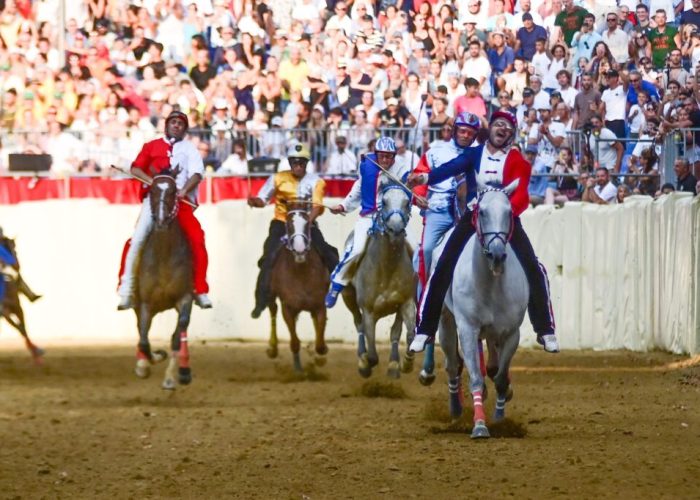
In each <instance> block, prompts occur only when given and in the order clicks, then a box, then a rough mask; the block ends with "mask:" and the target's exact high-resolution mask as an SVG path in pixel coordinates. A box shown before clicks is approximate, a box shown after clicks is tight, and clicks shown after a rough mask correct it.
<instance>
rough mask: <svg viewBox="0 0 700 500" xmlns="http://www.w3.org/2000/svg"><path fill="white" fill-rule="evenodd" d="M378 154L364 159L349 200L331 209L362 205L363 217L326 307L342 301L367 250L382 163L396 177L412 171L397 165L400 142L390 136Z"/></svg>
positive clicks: (335, 275)
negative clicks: (397, 143) (397, 142)
mask: <svg viewBox="0 0 700 500" xmlns="http://www.w3.org/2000/svg"><path fill="white" fill-rule="evenodd" d="M374 151H375V152H374V153H369V154H368V155H366V156H365V157H364V158H363V159H362V161H361V162H360V168H359V178H358V179H357V180H356V181H355V183H354V184H353V186H352V189H351V190H350V192H349V193H348V195H347V196H346V197H345V199H344V200H343V201H342V202H341V203H340V204H339V205H336V206H335V207H333V208H331V212H332V213H334V214H340V213H348V212H352V211H353V210H355V209H356V208H357V207H360V217H359V218H358V219H357V221H356V222H355V229H354V232H353V238H352V240H351V241H350V243H349V244H348V245H347V247H346V248H345V254H344V255H343V259H342V260H341V261H340V263H339V264H338V266H337V267H336V268H335V270H334V271H333V273H332V274H331V286H330V290H329V291H328V295H326V307H333V306H334V305H335V303H336V302H337V300H338V294H339V293H340V292H341V291H342V290H343V288H345V286H346V285H347V284H348V283H349V282H350V280H351V279H352V275H351V269H354V267H355V266H353V265H352V263H353V262H355V261H356V260H357V259H358V258H359V257H360V256H361V255H362V254H363V253H364V251H365V246H366V244H367V235H368V232H369V230H370V229H371V228H372V224H373V216H374V214H375V213H376V212H377V210H378V209H379V201H380V199H381V196H382V195H381V188H382V182H381V179H382V174H383V172H382V170H381V169H380V168H379V167H378V166H377V165H379V166H381V167H382V168H383V169H385V170H387V171H388V172H389V173H391V174H393V175H394V177H397V178H399V179H402V180H403V179H404V178H405V177H406V176H407V175H408V174H409V171H410V166H409V165H405V164H403V163H402V164H395V160H396V143H395V142H394V140H393V139H392V138H390V137H380V138H379V139H378V140H377V144H376V146H375V148H374Z"/></svg>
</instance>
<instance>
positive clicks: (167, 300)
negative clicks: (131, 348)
mask: <svg viewBox="0 0 700 500" xmlns="http://www.w3.org/2000/svg"><path fill="white" fill-rule="evenodd" d="M176 176H177V172H172V173H161V174H159V175H157V176H156V177H154V178H153V185H152V187H151V191H150V204H151V214H152V217H153V229H152V230H151V233H150V234H149V236H148V238H147V240H146V242H145V243H144V246H143V249H142V251H141V257H140V262H139V264H138V270H137V280H136V281H137V292H136V307H135V308H134V310H135V312H136V320H137V323H138V329H139V344H138V353H137V362H136V375H137V376H138V377H141V378H146V377H148V376H149V375H150V365H151V364H152V363H156V362H160V361H163V360H164V359H165V358H167V353H166V352H165V351H163V350H159V351H156V352H151V344H150V342H149V340H148V331H149V330H150V328H151V321H152V320H153V317H154V316H155V315H156V314H158V313H160V312H163V311H167V310H168V309H173V308H174V309H175V310H177V313H178V318H177V326H176V328H175V332H174V333H173V335H172V337H171V340H170V346H171V349H172V357H171V358H170V362H169V364H168V368H167V369H166V371H165V378H164V380H163V384H162V387H163V389H168V390H174V389H175V387H176V374H177V381H178V382H179V383H180V384H183V385H185V384H189V383H190V382H191V381H192V374H191V371H190V366H189V349H188V346H187V327H188V326H189V324H190V317H191V314H192V300H193V295H192V255H191V252H190V246H189V244H188V242H187V240H186V239H185V236H184V233H183V232H182V229H180V225H179V224H178V223H177V220H176V216H177V210H178V199H177V186H176V184H175V177H176ZM176 368H177V371H176Z"/></svg>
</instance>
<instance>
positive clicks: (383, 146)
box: [374, 137, 396, 155]
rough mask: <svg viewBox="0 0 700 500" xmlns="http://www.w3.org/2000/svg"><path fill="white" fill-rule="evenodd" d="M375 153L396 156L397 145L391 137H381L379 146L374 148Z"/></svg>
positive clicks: (378, 141)
mask: <svg viewBox="0 0 700 500" xmlns="http://www.w3.org/2000/svg"><path fill="white" fill-rule="evenodd" d="M374 151H375V152H377V153H391V154H394V155H395V154H396V143H395V142H394V139H392V138H391V137H380V138H379V139H378V140H377V144H376V145H375V146H374Z"/></svg>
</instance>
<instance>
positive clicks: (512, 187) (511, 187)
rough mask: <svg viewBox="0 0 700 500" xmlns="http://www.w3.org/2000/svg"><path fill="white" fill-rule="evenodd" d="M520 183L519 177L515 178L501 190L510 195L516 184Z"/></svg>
mask: <svg viewBox="0 0 700 500" xmlns="http://www.w3.org/2000/svg"><path fill="white" fill-rule="evenodd" d="M519 184H520V179H515V180H514V181H513V182H511V183H510V184H508V185H507V186H506V187H505V189H503V191H504V192H505V193H506V194H507V195H508V196H511V195H512V194H513V192H514V191H515V190H516V189H517V187H518V185H519Z"/></svg>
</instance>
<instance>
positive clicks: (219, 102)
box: [214, 97, 228, 109]
mask: <svg viewBox="0 0 700 500" xmlns="http://www.w3.org/2000/svg"><path fill="white" fill-rule="evenodd" d="M214 109H228V102H226V99H224V98H223V97H219V98H218V99H214Z"/></svg>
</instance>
